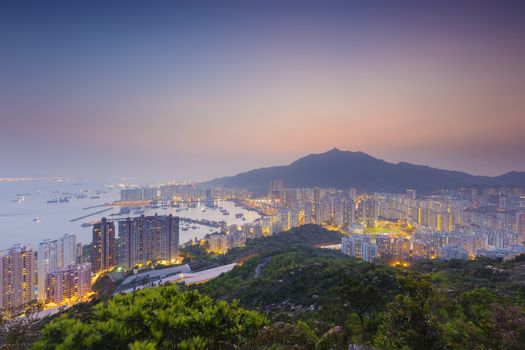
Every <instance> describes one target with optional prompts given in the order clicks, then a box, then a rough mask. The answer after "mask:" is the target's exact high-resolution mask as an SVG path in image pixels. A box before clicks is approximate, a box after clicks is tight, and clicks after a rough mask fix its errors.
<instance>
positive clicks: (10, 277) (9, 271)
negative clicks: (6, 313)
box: [0, 246, 35, 310]
mask: <svg viewBox="0 0 525 350" xmlns="http://www.w3.org/2000/svg"><path fill="white" fill-rule="evenodd" d="M34 288H35V254H34V252H33V250H32V249H31V248H30V247H28V246H14V247H12V248H11V249H9V250H6V251H3V252H0V310H9V309H12V308H17V307H20V306H22V305H24V304H26V303H28V302H30V301H31V300H33V299H35V294H34Z"/></svg>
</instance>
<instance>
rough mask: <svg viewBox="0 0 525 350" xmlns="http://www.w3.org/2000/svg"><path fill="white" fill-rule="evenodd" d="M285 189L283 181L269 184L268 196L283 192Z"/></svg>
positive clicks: (274, 181)
mask: <svg viewBox="0 0 525 350" xmlns="http://www.w3.org/2000/svg"><path fill="white" fill-rule="evenodd" d="M283 189H284V183H283V181H282V180H273V181H270V183H269V184H268V194H272V193H274V192H278V191H282V190H283Z"/></svg>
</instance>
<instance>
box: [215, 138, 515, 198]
mask: <svg viewBox="0 0 525 350" xmlns="http://www.w3.org/2000/svg"><path fill="white" fill-rule="evenodd" d="M272 179H281V180H283V182H284V183H285V184H286V186H288V187H290V188H292V187H303V188H306V187H326V188H340V189H345V188H349V187H356V188H359V189H360V190H362V191H365V192H403V191H404V190H405V189H406V188H415V189H416V190H418V191H420V192H425V193H429V192H431V191H436V190H440V189H445V188H459V187H470V186H494V185H505V186H525V172H522V173H520V172H510V173H507V174H504V175H501V176H498V177H488V176H473V175H470V174H467V173H463V172H458V171H450V170H442V169H436V168H432V167H429V166H423V165H415V164H410V163H407V162H399V163H397V164H394V163H389V162H386V161H384V160H381V159H378V158H375V157H373V156H371V155H369V154H367V153H364V152H360V151H342V150H340V149H338V148H337V147H334V148H332V149H330V150H328V151H325V152H324V153H312V154H309V155H307V156H305V157H302V158H299V159H298V160H296V161H294V162H292V163H291V164H289V165H284V166H277V167H270V168H261V169H256V170H252V171H248V172H246V173H241V174H238V175H236V176H232V177H225V178H221V179H216V180H215V181H213V182H214V183H216V184H220V185H223V186H226V187H245V188H249V189H257V190H261V189H262V191H264V190H265V189H266V188H267V185H268V182H269V181H271V180H272Z"/></svg>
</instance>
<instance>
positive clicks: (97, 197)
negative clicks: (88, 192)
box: [90, 194, 100, 199]
mask: <svg viewBox="0 0 525 350" xmlns="http://www.w3.org/2000/svg"><path fill="white" fill-rule="evenodd" d="M90 198H91V199H99V198H100V195H99V194H98V195H96V196H91V197H90Z"/></svg>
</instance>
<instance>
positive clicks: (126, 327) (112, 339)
mask: <svg viewBox="0 0 525 350" xmlns="http://www.w3.org/2000/svg"><path fill="white" fill-rule="evenodd" d="M265 324H266V319H265V318H264V317H263V316H261V315H260V314H258V313H257V312H255V311H249V310H245V309H242V308H240V307H238V306H237V304H236V303H231V304H230V303H227V302H225V301H218V302H215V301H213V300H212V299H211V298H210V297H207V296H203V295H201V294H199V293H198V292H196V291H187V292H180V291H179V290H178V287H177V286H164V287H160V288H153V289H144V290H140V291H138V292H135V293H130V294H126V295H117V296H115V297H113V298H111V299H109V300H108V301H104V302H100V303H98V304H96V305H92V306H91V307H89V308H88V309H87V310H84V312H83V314H82V315H72V314H69V313H66V314H65V315H63V316H61V317H60V318H58V319H57V320H55V321H53V322H51V323H50V324H48V325H47V326H45V327H44V329H43V330H42V334H41V338H40V340H39V341H38V342H37V343H36V344H35V345H34V346H33V349H39V350H44V349H49V350H51V349H108V350H109V349H113V350H118V349H122V350H124V349H126V350H127V349H133V350H138V349H148V350H151V349H227V348H239V347H248V345H249V342H250V341H252V339H254V338H255V337H256V336H257V334H258V333H259V331H260V330H261V329H262V327H263V326H264V325H265Z"/></svg>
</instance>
